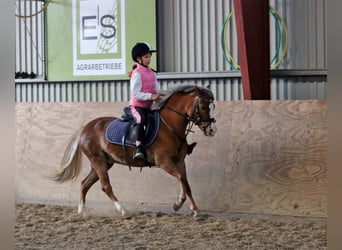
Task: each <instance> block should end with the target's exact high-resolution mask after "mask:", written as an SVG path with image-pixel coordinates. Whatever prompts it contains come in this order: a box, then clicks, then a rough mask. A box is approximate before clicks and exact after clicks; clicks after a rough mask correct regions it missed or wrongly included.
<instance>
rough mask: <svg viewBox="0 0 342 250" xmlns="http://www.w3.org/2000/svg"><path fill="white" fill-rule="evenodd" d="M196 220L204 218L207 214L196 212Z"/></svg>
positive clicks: (194, 216)
mask: <svg viewBox="0 0 342 250" xmlns="http://www.w3.org/2000/svg"><path fill="white" fill-rule="evenodd" d="M192 217H193V218H194V219H195V220H196V221H200V220H204V219H205V218H206V216H204V215H202V214H201V213H199V212H197V211H196V212H194V215H193V216H192Z"/></svg>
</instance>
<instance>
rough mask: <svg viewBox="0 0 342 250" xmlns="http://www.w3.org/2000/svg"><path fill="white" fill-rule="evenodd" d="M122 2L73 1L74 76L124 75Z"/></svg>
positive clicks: (123, 11) (116, 0) (102, 0)
mask: <svg viewBox="0 0 342 250" xmlns="http://www.w3.org/2000/svg"><path fill="white" fill-rule="evenodd" d="M124 2H125V1H124V0H111V1H108V0H73V5H72V8H73V17H72V19H73V74H74V76H92V75H124V74H126V62H125V60H126V54H125V51H126V48H125V16H124V14H125V6H124Z"/></svg>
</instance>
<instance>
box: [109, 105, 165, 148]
mask: <svg viewBox="0 0 342 250" xmlns="http://www.w3.org/2000/svg"><path fill="white" fill-rule="evenodd" d="M133 125H134V124H132V122H129V121H127V120H122V119H116V120H114V121H112V122H111V123H109V125H108V127H107V128H106V132H105V136H106V139H107V141H109V142H110V143H114V144H119V145H123V144H124V145H128V146H135V141H136V138H135V135H134V134H133V133H132V128H133ZM158 129H159V112H158V111H152V112H151V117H149V125H148V131H146V133H145V134H146V136H145V140H144V141H143V142H142V144H143V145H144V146H145V147H147V146H149V145H150V144H151V143H152V142H153V141H154V140H155V138H156V136H157V132H158Z"/></svg>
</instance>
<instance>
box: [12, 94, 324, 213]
mask: <svg viewBox="0 0 342 250" xmlns="http://www.w3.org/2000/svg"><path fill="white" fill-rule="evenodd" d="M126 105H127V102H113V103H110V102H103V103H85V102H79V103H71V102H70V103H17V104H16V107H15V111H16V122H15V126H16V138H15V140H16V141H15V154H16V166H15V193H16V202H17V203H21V202H31V203H43V204H46V203H52V204H61V205H71V206H75V207H76V206H77V204H78V200H79V191H80V187H79V185H80V182H81V180H82V179H83V178H84V177H85V176H86V175H87V173H88V172H89V168H90V165H89V161H88V160H87V159H86V158H85V157H84V161H83V169H82V171H81V174H80V176H79V177H78V178H77V180H75V181H73V182H67V183H64V184H58V183H55V182H53V181H51V180H49V179H47V178H45V177H44V175H45V174H46V173H50V172H51V171H54V170H55V169H56V168H57V167H58V164H59V163H60V161H61V158H62V155H63V152H64V149H65V147H66V143H67V141H68V139H69V137H70V136H71V134H72V133H73V132H74V131H75V130H76V129H77V128H79V127H80V126H82V125H83V124H85V123H86V122H88V121H90V120H91V119H93V118H96V117H99V116H120V115H121V113H122V111H121V110H122V108H123V107H124V106H126ZM215 112H216V120H217V127H218V132H217V133H216V135H215V136H214V137H211V138H209V137H205V136H204V135H203V133H202V132H201V131H200V130H199V129H198V128H195V129H194V131H195V133H190V135H189V136H188V140H189V142H190V143H191V142H193V141H197V142H198V145H197V147H196V148H195V150H194V152H193V154H192V155H190V156H188V157H187V158H186V163H187V174H188V179H189V182H190V185H191V188H192V192H193V195H194V198H195V201H196V202H197V205H198V206H199V208H200V209H201V210H206V211H213V212H223V213H225V212H229V213H256V214H272V215H294V216H310V217H326V216H327V103H326V101H318V100H303V101H299V100H298V101H230V102H228V101H219V102H217V103H216V111H215ZM110 178H111V183H112V186H113V189H114V192H115V194H116V196H117V197H118V198H119V200H121V201H122V203H123V204H124V205H126V206H128V207H131V206H133V207H134V209H139V210H143V209H145V210H149V209H152V208H160V209H162V208H164V209H170V211H171V208H172V204H173V202H174V201H175V200H176V199H177V197H178V195H179V191H180V187H179V184H178V183H177V181H176V179H175V178H174V177H172V176H170V175H168V174H167V173H165V172H164V171H163V170H160V169H158V168H152V169H149V168H143V169H142V170H141V169H140V168H133V169H132V171H129V169H128V167H126V166H121V165H117V166H116V167H113V168H112V169H111V170H110ZM87 204H88V206H101V207H109V206H112V204H111V202H110V201H109V199H108V198H107V196H106V195H105V194H104V193H103V192H102V191H101V188H100V185H99V183H96V184H95V185H94V186H93V187H92V189H90V191H89V193H88V196H87ZM182 209H183V211H185V212H187V211H190V210H189V208H188V203H185V204H184V208H182ZM113 211H114V209H113ZM75 212H76V208H75Z"/></svg>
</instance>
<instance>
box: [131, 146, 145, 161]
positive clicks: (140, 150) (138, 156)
mask: <svg viewBox="0 0 342 250" xmlns="http://www.w3.org/2000/svg"><path fill="white" fill-rule="evenodd" d="M144 158H145V148H144V146H143V145H139V146H137V147H136V148H135V152H134V158H133V159H134V160H144Z"/></svg>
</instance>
